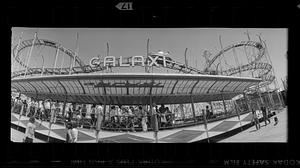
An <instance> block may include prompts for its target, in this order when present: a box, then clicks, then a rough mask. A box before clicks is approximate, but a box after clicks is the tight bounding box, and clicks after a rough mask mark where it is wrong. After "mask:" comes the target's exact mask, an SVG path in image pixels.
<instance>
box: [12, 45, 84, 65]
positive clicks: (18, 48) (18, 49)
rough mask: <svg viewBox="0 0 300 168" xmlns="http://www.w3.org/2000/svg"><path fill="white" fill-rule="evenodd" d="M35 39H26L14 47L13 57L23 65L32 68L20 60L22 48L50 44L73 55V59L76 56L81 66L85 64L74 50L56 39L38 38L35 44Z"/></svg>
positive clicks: (70, 55)
mask: <svg viewBox="0 0 300 168" xmlns="http://www.w3.org/2000/svg"><path fill="white" fill-rule="evenodd" d="M33 41H34V39H29V40H24V41H22V42H21V43H20V45H19V46H18V45H16V46H15V47H14V48H13V51H12V52H13V57H14V59H15V60H16V61H17V62H18V63H19V64H20V65H21V66H23V67H25V68H30V67H27V65H26V64H25V63H24V62H22V61H21V60H20V57H19V56H20V53H21V52H22V50H24V49H25V48H28V47H31V46H32V45H34V46H38V45H40V46H48V47H52V48H56V49H57V48H58V49H59V50H60V51H62V52H63V53H65V54H67V55H68V56H69V57H71V58H72V59H74V58H76V60H75V61H76V62H77V63H78V64H79V66H80V67H82V66H84V63H83V62H82V61H81V60H80V59H79V57H77V56H76V53H75V52H73V51H72V50H70V49H67V48H65V47H63V46H62V45H61V44H59V43H57V42H55V41H51V40H45V39H36V40H35V43H34V44H33Z"/></svg>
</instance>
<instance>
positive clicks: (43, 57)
mask: <svg viewBox="0 0 300 168" xmlns="http://www.w3.org/2000/svg"><path fill="white" fill-rule="evenodd" d="M41 56H42V59H43V66H42V74H41V76H43V73H44V56H43V55H41Z"/></svg>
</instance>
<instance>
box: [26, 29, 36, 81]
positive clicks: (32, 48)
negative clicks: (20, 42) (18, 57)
mask: <svg viewBox="0 0 300 168" xmlns="http://www.w3.org/2000/svg"><path fill="white" fill-rule="evenodd" d="M36 38H37V32H35V33H34V39H33V43H32V46H31V48H30V52H29V58H28V59H27V64H26V69H25V75H24V77H26V73H27V71H28V68H29V66H28V64H29V61H30V58H31V54H32V50H33V47H34V43H35V40H36Z"/></svg>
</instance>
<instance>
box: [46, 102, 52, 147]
mask: <svg viewBox="0 0 300 168" xmlns="http://www.w3.org/2000/svg"><path fill="white" fill-rule="evenodd" d="M49 101H50V102H49V103H50V120H49V129H48V140H47V141H48V142H50V133H51V126H52V121H51V120H52V117H53V113H52V101H51V100H49Z"/></svg>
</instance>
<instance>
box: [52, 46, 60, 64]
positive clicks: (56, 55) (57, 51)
mask: <svg viewBox="0 0 300 168" xmlns="http://www.w3.org/2000/svg"><path fill="white" fill-rule="evenodd" d="M58 53H59V46H57V50H56V54H55V61H54V66H53V68H56V62H57V57H58Z"/></svg>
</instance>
